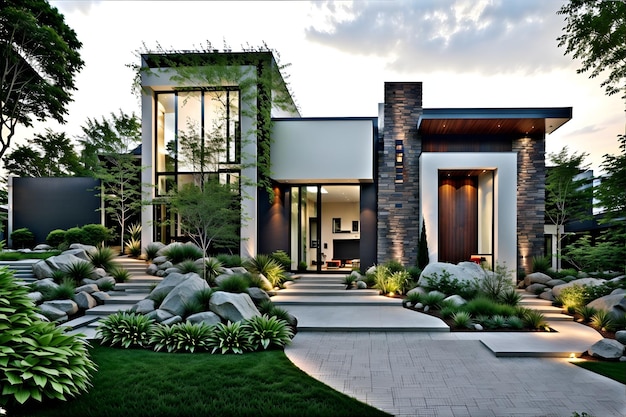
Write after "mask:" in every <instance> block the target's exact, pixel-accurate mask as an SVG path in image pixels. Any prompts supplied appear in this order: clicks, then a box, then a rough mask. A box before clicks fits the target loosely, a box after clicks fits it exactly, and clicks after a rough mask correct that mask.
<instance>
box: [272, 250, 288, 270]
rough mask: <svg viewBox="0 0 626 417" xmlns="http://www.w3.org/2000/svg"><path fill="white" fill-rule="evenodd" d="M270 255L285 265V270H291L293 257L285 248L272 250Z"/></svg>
mask: <svg viewBox="0 0 626 417" xmlns="http://www.w3.org/2000/svg"><path fill="white" fill-rule="evenodd" d="M270 257H271V258H272V259H273V260H275V261H276V262H278V263H279V264H280V265H281V266H282V267H283V270H285V271H289V270H291V258H290V257H289V255H288V254H287V252H285V251H284V250H277V251H275V252H272V253H271V254H270Z"/></svg>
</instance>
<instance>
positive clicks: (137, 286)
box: [115, 280, 156, 292]
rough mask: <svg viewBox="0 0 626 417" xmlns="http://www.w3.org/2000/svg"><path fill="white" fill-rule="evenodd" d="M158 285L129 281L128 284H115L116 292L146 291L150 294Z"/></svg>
mask: <svg viewBox="0 0 626 417" xmlns="http://www.w3.org/2000/svg"><path fill="white" fill-rule="evenodd" d="M155 285H156V282H155V283H152V282H141V281H132V280H131V281H128V282H118V283H117V284H115V290H116V291H145V292H150V291H152V289H153V288H154V286H155Z"/></svg>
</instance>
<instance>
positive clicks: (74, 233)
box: [65, 227, 87, 245]
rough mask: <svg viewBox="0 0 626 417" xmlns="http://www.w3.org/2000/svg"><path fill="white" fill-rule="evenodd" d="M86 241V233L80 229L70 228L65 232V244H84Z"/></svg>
mask: <svg viewBox="0 0 626 417" xmlns="http://www.w3.org/2000/svg"><path fill="white" fill-rule="evenodd" d="M86 240H87V233H85V231H84V230H83V229H82V228H80V227H72V228H70V229H67V230H66V231H65V243H66V244H67V245H71V244H72V243H85V242H86Z"/></svg>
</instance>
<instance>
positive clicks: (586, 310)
mask: <svg viewBox="0 0 626 417" xmlns="http://www.w3.org/2000/svg"><path fill="white" fill-rule="evenodd" d="M574 311H575V312H576V313H577V314H579V315H580V317H581V318H582V320H583V323H589V322H590V321H591V318H592V317H593V316H594V314H596V313H597V312H598V310H596V309H595V308H593V307H589V306H580V307H577V308H576V309H575V310H574Z"/></svg>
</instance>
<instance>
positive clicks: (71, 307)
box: [42, 300, 78, 320]
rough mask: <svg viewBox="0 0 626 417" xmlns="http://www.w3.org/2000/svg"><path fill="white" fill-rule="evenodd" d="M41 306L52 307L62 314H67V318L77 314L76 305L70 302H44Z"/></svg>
mask: <svg viewBox="0 0 626 417" xmlns="http://www.w3.org/2000/svg"><path fill="white" fill-rule="evenodd" d="M43 305H46V306H52V307H54V308H56V309H58V310H61V311H62V312H63V313H65V314H67V315H68V316H71V315H72V314H76V313H78V305H77V304H76V303H75V302H74V301H72V300H52V301H45V302H44V303H43V304H42V306H43ZM51 320H52V319H51Z"/></svg>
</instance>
